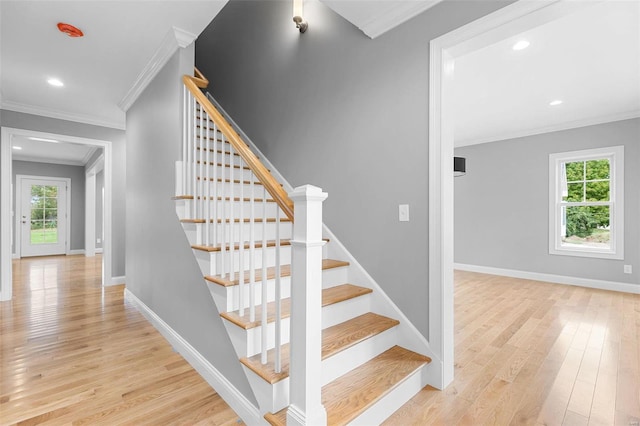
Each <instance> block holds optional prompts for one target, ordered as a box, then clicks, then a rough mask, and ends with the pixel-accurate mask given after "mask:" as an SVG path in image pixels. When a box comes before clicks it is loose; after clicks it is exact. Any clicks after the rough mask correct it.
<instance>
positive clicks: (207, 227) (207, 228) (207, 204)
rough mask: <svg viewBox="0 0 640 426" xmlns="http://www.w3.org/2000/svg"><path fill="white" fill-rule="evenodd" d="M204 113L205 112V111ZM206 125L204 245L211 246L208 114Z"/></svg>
mask: <svg viewBox="0 0 640 426" xmlns="http://www.w3.org/2000/svg"><path fill="white" fill-rule="evenodd" d="M203 112H204V111H203ZM205 118H206V123H207V131H206V133H205V134H206V140H207V149H205V150H203V151H202V155H201V157H202V161H203V163H204V164H205V168H206V171H207V172H206V173H205V175H206V176H205V177H206V180H205V182H206V184H205V188H206V189H205V193H204V203H205V204H204V205H205V207H206V213H205V215H204V219H205V221H206V222H205V224H204V235H205V238H204V245H205V246H209V243H210V240H209V236H210V232H211V229H210V228H211V162H210V161H209V149H208V145H209V141H210V140H211V126H209V115H208V114H206V116H205Z"/></svg>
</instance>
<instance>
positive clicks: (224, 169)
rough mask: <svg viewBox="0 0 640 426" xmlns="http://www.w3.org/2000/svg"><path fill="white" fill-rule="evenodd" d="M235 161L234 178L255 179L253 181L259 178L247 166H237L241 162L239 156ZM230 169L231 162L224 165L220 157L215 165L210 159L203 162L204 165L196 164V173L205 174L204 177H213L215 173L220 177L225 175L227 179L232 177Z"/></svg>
mask: <svg viewBox="0 0 640 426" xmlns="http://www.w3.org/2000/svg"><path fill="white" fill-rule="evenodd" d="M233 161H235V163H234V167H233V179H243V180H253V181H257V180H258V178H257V177H256V175H255V174H254V173H253V172H252V171H251V170H250V169H245V168H242V169H240V168H238V167H236V166H238V165H239V164H240V163H239V162H238V160H237V157H234V160H233ZM230 170H231V164H230V163H228V162H227V163H225V165H223V164H222V163H221V160H220V159H218V161H217V163H216V165H214V164H213V162H212V161H209V162H206V161H205V162H203V163H202V165H200V164H197V165H196V175H197V176H203V177H206V176H208V177H210V178H211V177H213V174H214V173H215V176H216V177H218V178H220V177H224V178H225V179H231V172H230ZM207 173H208V175H207Z"/></svg>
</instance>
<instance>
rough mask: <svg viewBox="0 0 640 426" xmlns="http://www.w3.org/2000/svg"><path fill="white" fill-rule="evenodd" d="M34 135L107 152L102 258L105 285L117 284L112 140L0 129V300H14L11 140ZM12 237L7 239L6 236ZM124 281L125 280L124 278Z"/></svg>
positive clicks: (105, 154)
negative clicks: (113, 243)
mask: <svg viewBox="0 0 640 426" xmlns="http://www.w3.org/2000/svg"><path fill="white" fill-rule="evenodd" d="M14 135H15V136H25V137H29V136H33V137H40V138H45V139H64V140H65V141H68V142H73V143H79V144H84V145H93V146H98V147H101V148H103V149H104V241H103V245H102V248H103V255H102V285H112V284H114V280H113V272H112V269H111V268H112V259H113V252H112V235H111V228H112V226H111V211H112V206H111V200H112V175H113V169H112V162H113V147H112V142H111V141H104V140H99V139H89V138H80V137H76V136H68V135H60V134H54V133H45V132H37V131H33V130H26V129H16V128H10V127H2V129H1V130H0V169H1V170H0V232H1V233H2V236H3V238H2V241H0V301H4V300H11V297H12V296H13V287H12V286H13V284H12V279H13V277H12V267H11V258H12V253H11V243H12V238H11V236H12V235H13V234H12V222H13V221H12V212H13V211H14V206H13V197H12V195H13V189H14V188H12V183H11V179H12V172H11V160H12V152H11V141H12V139H13V136H14ZM5 235H6V236H9V238H4V236H5ZM120 278H121V277H120Z"/></svg>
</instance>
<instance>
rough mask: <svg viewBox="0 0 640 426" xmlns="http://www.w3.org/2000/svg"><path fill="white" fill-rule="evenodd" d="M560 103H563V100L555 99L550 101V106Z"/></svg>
mask: <svg viewBox="0 0 640 426" xmlns="http://www.w3.org/2000/svg"><path fill="white" fill-rule="evenodd" d="M560 104H562V101H561V100H560V99H556V100H555V101H551V102H549V106H558V105H560Z"/></svg>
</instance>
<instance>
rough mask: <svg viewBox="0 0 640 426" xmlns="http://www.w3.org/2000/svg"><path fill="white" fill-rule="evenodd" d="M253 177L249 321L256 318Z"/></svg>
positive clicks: (250, 205) (251, 182) (250, 189)
mask: <svg viewBox="0 0 640 426" xmlns="http://www.w3.org/2000/svg"><path fill="white" fill-rule="evenodd" d="M254 189H255V188H254V185H253V179H251V181H250V183H249V197H250V198H249V208H250V218H249V321H251V322H253V321H255V320H256V303H255V301H256V230H255V228H256V213H255V198H256V197H255V195H254V192H253V191H254Z"/></svg>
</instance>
